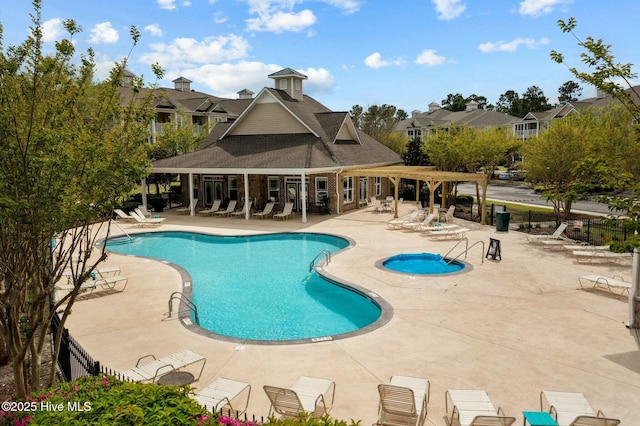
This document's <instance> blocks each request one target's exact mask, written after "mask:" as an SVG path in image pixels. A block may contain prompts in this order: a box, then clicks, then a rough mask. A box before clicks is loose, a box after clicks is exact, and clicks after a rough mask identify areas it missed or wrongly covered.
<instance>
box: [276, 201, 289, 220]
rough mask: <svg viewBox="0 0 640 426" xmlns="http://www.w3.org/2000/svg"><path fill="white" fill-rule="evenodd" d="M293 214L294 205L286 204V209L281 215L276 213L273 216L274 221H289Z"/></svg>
mask: <svg viewBox="0 0 640 426" xmlns="http://www.w3.org/2000/svg"><path fill="white" fill-rule="evenodd" d="M292 214H293V203H284V208H283V209H282V211H281V212H280V213H275V214H274V215H273V218H274V219H282V220H286V219H289V216H291V215H292Z"/></svg>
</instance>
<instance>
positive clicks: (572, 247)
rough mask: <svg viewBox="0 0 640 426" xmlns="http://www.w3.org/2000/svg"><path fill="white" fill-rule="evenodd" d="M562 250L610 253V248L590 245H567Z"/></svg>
mask: <svg viewBox="0 0 640 426" xmlns="http://www.w3.org/2000/svg"><path fill="white" fill-rule="evenodd" d="M550 242H551V241H543V243H550ZM562 248H563V249H565V250H567V251H571V252H573V251H610V250H611V247H610V246H592V245H589V244H566V245H562Z"/></svg>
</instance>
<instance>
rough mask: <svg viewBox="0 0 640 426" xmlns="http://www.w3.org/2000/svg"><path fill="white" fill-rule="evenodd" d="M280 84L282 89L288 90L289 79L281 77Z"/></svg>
mask: <svg viewBox="0 0 640 426" xmlns="http://www.w3.org/2000/svg"><path fill="white" fill-rule="evenodd" d="M278 86H279V87H278V88H279V89H281V90H287V80H286V79H284V78H282V79H280V81H278Z"/></svg>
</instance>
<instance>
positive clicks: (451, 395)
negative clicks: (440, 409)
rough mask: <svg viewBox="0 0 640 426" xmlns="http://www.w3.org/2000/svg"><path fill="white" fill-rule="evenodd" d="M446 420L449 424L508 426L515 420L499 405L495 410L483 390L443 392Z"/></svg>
mask: <svg viewBox="0 0 640 426" xmlns="http://www.w3.org/2000/svg"><path fill="white" fill-rule="evenodd" d="M445 409H446V420H447V423H448V424H449V426H456V425H457V426H509V425H511V424H513V423H514V422H515V421H516V418H515V417H507V416H505V415H504V412H503V411H502V409H501V408H500V407H498V409H497V410H496V408H495V407H494V406H493V403H492V402H491V399H489V395H487V392H486V391H483V390H452V389H449V390H448V391H446V392H445Z"/></svg>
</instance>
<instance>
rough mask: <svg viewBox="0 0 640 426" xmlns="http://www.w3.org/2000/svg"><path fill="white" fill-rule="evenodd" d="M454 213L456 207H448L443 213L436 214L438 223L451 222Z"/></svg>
mask: <svg viewBox="0 0 640 426" xmlns="http://www.w3.org/2000/svg"><path fill="white" fill-rule="evenodd" d="M455 211H456V206H449V208H448V209H447V210H446V211H444V212H438V215H439V218H438V220H439V221H440V222H447V223H451V222H453V213H454V212H455Z"/></svg>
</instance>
